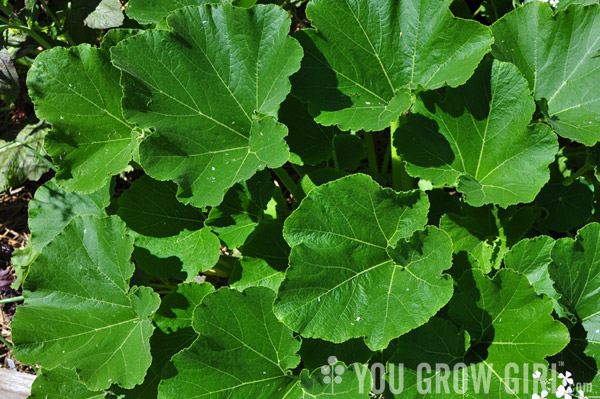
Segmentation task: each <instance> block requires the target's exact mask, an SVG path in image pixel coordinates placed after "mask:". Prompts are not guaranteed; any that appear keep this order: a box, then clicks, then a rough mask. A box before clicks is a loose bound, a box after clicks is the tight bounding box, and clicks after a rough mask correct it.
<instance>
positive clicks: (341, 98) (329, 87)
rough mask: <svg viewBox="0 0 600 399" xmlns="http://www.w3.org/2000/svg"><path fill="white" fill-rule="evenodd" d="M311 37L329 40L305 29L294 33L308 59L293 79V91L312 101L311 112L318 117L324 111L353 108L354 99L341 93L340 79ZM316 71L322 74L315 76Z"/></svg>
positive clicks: (303, 61)
mask: <svg viewBox="0 0 600 399" xmlns="http://www.w3.org/2000/svg"><path fill="white" fill-rule="evenodd" d="M311 36H314V37H315V39H316V40H320V41H324V42H327V38H326V37H324V36H323V35H322V34H321V33H320V32H317V31H316V30H301V31H298V32H296V33H295V34H294V38H296V39H297V40H298V41H299V42H300V44H301V45H302V48H303V49H304V58H303V60H302V64H301V68H300V71H298V72H297V73H296V74H295V75H293V76H292V77H291V79H290V80H291V82H292V92H293V93H294V94H295V95H297V96H298V97H299V98H302V99H303V100H304V101H307V100H308V101H309V102H310V111H311V114H313V115H314V116H315V117H316V116H318V115H319V114H320V113H321V112H322V111H339V110H342V109H345V108H349V107H351V106H352V101H351V100H350V97H348V96H347V95H346V94H344V93H342V92H341V91H340V90H338V79H337V76H336V74H335V72H334V70H333V68H332V67H331V65H330V64H329V62H328V61H327V59H326V58H325V55H324V54H323V53H322V52H321V51H320V50H319V49H318V48H317V46H316V45H315V43H314V41H313V39H312V37H311ZM315 70H318V71H319V73H314V71H315ZM314 93H318V96H315V94H314Z"/></svg>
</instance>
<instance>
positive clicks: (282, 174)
mask: <svg viewBox="0 0 600 399" xmlns="http://www.w3.org/2000/svg"><path fill="white" fill-rule="evenodd" d="M273 171H274V172H275V175H276V176H277V177H278V178H279V180H280V181H281V183H283V185H284V186H285V188H287V190H288V191H289V192H290V194H292V196H293V197H294V199H295V200H296V201H298V202H300V201H301V200H302V198H304V197H305V195H304V192H302V189H301V188H300V187H299V186H298V185H297V184H296V182H294V179H292V177H291V176H290V175H289V173H288V172H287V171H286V170H285V169H284V168H283V167H281V168H277V169H273Z"/></svg>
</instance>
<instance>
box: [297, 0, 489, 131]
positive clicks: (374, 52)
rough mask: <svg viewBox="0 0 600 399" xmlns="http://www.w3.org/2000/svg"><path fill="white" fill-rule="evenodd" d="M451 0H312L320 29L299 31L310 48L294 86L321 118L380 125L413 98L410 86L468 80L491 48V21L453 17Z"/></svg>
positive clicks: (353, 125) (354, 125) (346, 124)
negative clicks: (479, 21)
mask: <svg viewBox="0 0 600 399" xmlns="http://www.w3.org/2000/svg"><path fill="white" fill-rule="evenodd" d="M451 2H452V1H451V0H443V1H440V0H402V1H397V0H343V1H340V0H313V1H311V2H310V3H309V5H308V6H307V9H306V14H307V16H308V18H309V19H310V20H311V22H312V24H313V26H314V27H316V28H317V30H304V31H300V32H298V33H297V34H296V35H295V37H296V38H297V39H298V40H299V41H300V42H301V43H302V46H303V47H304V51H305V53H306V56H305V58H304V60H303V61H302V69H301V70H300V73H298V74H297V75H295V76H294V78H293V83H294V93H295V94H297V95H298V96H299V97H300V98H301V99H302V100H304V101H307V102H309V104H310V110H311V112H312V113H313V114H314V115H315V116H316V120H317V122H319V123H321V124H323V125H332V124H336V125H338V126H340V128H342V129H343V130H350V129H352V130H360V129H365V130H381V129H384V128H385V127H387V126H389V124H390V122H391V121H393V120H396V119H398V117H399V116H400V114H401V113H403V112H405V111H406V110H407V109H408V108H409V107H410V105H411V102H412V99H411V95H410V91H409V90H412V89H417V88H419V87H422V88H425V89H436V88H439V87H442V86H445V85H450V86H458V85H460V84H462V83H464V82H465V81H466V80H467V79H468V78H469V76H471V74H472V73H473V70H474V69H475V67H476V66H477V64H478V63H479V61H481V59H482V57H483V56H484V55H485V54H486V53H487V52H488V51H489V50H490V45H491V43H492V40H493V39H492V36H491V33H490V31H489V29H488V28H486V27H484V26H483V25H481V24H479V23H478V22H475V21H467V20H461V19H458V18H455V17H454V16H453V15H452V13H451V12H450V10H449V9H448V7H449V5H450V3H451Z"/></svg>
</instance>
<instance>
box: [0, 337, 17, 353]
mask: <svg viewBox="0 0 600 399" xmlns="http://www.w3.org/2000/svg"><path fill="white" fill-rule="evenodd" d="M0 342H1V343H3V344H4V345H6V347H7V348H8V349H10V350H13V349H14V346H13V345H12V344H11V343H10V342H8V341H7V340H6V339H5V338H4V337H3V336H2V335H0Z"/></svg>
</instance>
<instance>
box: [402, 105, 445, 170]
mask: <svg viewBox="0 0 600 399" xmlns="http://www.w3.org/2000/svg"><path fill="white" fill-rule="evenodd" d="M394 146H395V147H396V148H397V149H398V152H399V153H400V154H401V155H402V157H403V158H404V159H405V160H406V161H407V162H408V163H410V164H413V165H417V166H421V167H437V166H443V165H451V164H452V162H454V158H455V156H454V152H453V151H452V148H451V147H450V143H449V142H448V140H447V139H446V138H445V137H444V136H443V135H442V134H441V133H440V132H439V128H438V125H437V123H436V122H434V121H432V120H431V119H429V118H426V117H424V116H422V115H419V114H410V115H409V116H408V120H407V121H406V123H405V124H404V125H402V126H400V128H399V129H398V130H397V131H396V134H395V135H394Z"/></svg>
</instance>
